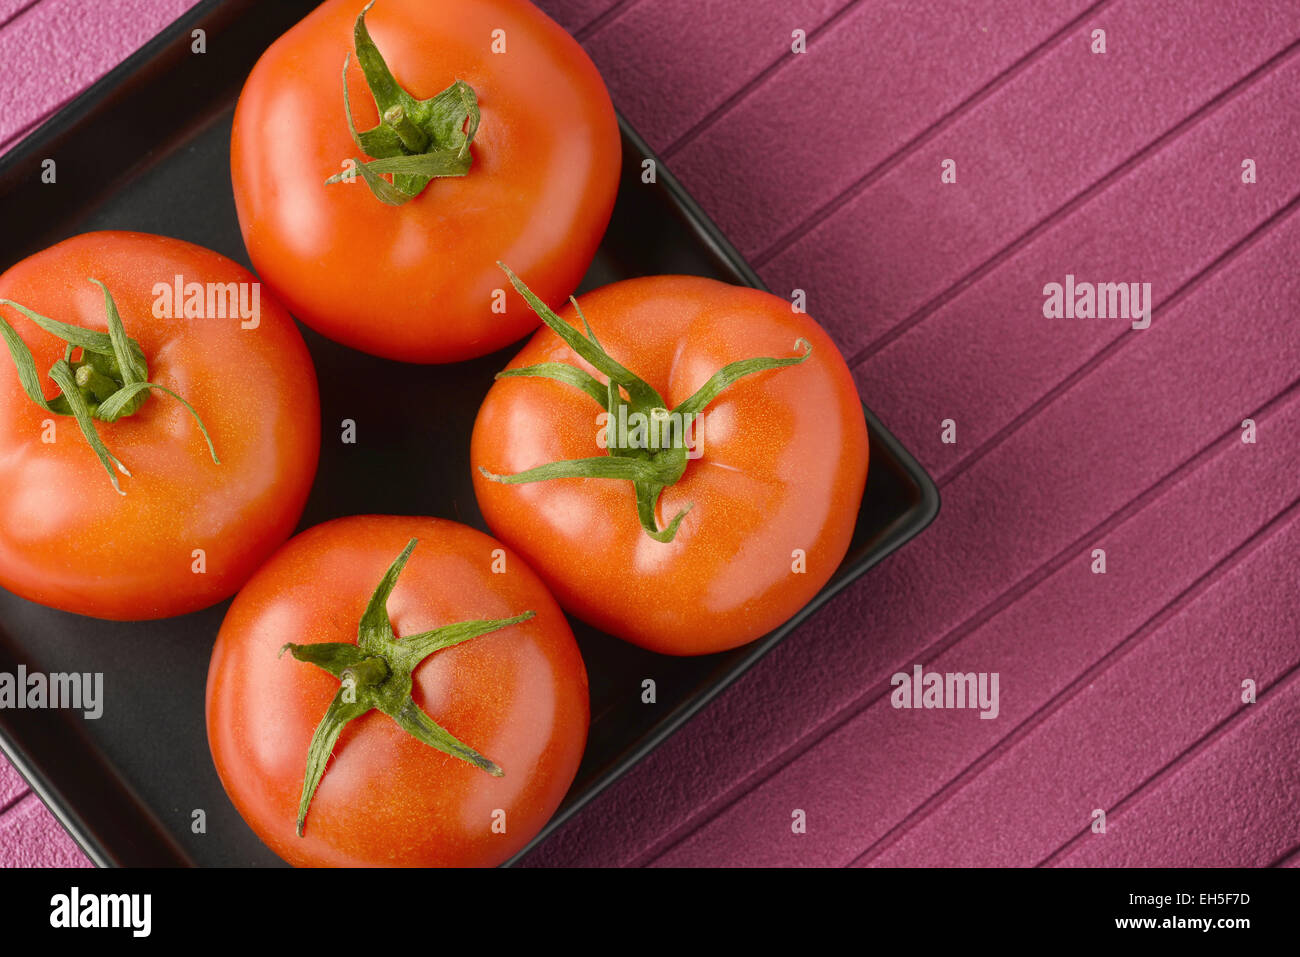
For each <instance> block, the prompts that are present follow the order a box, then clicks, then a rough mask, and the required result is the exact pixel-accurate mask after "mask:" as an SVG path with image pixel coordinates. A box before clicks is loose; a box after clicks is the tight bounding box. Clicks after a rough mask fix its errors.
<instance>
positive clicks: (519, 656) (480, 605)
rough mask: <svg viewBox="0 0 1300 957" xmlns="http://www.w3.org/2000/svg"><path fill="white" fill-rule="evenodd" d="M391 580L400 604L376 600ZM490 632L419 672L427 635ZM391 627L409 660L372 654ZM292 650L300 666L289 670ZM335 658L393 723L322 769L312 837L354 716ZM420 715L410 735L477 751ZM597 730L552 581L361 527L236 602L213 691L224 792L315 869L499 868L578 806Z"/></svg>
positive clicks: (286, 563)
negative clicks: (580, 776)
mask: <svg viewBox="0 0 1300 957" xmlns="http://www.w3.org/2000/svg"><path fill="white" fill-rule="evenodd" d="M412 546H413V550H410V549H412ZM404 547H405V548H407V549H408V551H407V552H405V553H404V552H403V548H404ZM399 554H402V555H407V556H409V560H408V561H407V562H406V563H405V564H404V565H403V562H402V560H401V559H399V560H398V561H397V562H394V559H398V557H399ZM386 569H387V570H388V571H389V574H388V578H387V581H388V584H389V586H390V587H391V586H392V583H393V582H394V581H395V582H396V586H395V587H392V591H391V596H386V595H385V594H384V593H383V589H377V586H378V585H379V584H380V582H381V579H384V578H385V570H386ZM394 571H395V572H396V574H395V575H394ZM372 596H374V597H373V598H372ZM368 605H369V606H370V609H371V610H370V613H369V614H367V608H368ZM529 613H531V617H527V616H528V614H529ZM363 615H364V616H366V622H365V623H363ZM524 617H526V620H522V621H521V620H519V619H520V618H524ZM483 620H489V621H488V622H487V623H486V626H484V627H485V628H486V629H487V630H483V631H482V632H481V633H479V634H478V635H477V636H476V637H472V638H470V639H469V640H465V641H463V642H462V643H460V644H456V645H455V646H454V647H446V648H443V649H442V650H434V651H432V652H429V651H428V648H427V647H424V646H421V647H419V648H418V650H416V651H415V652H413V653H412V654H411V655H410V657H409V659H406V660H403V659H402V654H403V653H404V650H405V649H407V648H410V647H415V646H416V644H417V642H419V641H428V640H429V639H427V637H426V638H420V637H417V636H421V635H423V634H424V633H425V632H427V631H430V630H432V629H440V628H444V627H446V626H449V625H453V624H455V623H459V622H466V621H478V622H482V621H483ZM389 621H391V629H392V633H393V634H395V636H396V638H397V640H396V643H395V644H385V643H384V642H382V641H381V642H378V643H376V644H373V645H369V646H368V645H367V644H366V643H365V641H363V640H359V635H361V634H368V633H369V632H367V627H369V626H371V625H374V624H375V623H376V622H377V623H378V624H379V627H380V628H383V627H385V626H386V624H387V622H389ZM286 642H290V643H293V645H292V650H293V654H294V657H290V656H289V655H287V654H286V655H284V656H283V657H279V654H280V652H281V648H282V646H284V645H285V643H286ZM327 643H328V644H327ZM438 643H439V642H437V641H434V642H433V645H434V646H436V645H437V644H438ZM367 648H368V649H369V650H366V649H367ZM377 648H378V649H379V650H378V651H377V650H376V649H377ZM384 649H387V650H384ZM326 653H328V654H326ZM335 655H342V656H343V658H342V659H340V660H342V661H343V662H344V663H346V664H349V666H350V667H352V669H353V670H352V672H351V674H352V678H351V680H352V682H353V685H352V688H353V691H352V694H353V697H354V698H355V699H356V700H357V701H358V702H360V708H364V706H365V705H366V704H367V703H368V701H367V699H366V695H367V694H368V693H371V691H372V692H373V694H374V695H376V696H377V697H376V700H380V699H383V697H384V696H385V695H386V696H387V699H386V700H387V701H388V705H387V707H388V711H387V712H385V711H384V710H383V707H382V701H381V704H380V705H376V706H375V707H376V710H370V711H368V712H366V713H362V714H360V715H359V716H355V717H351V719H350V720H347V721H346V724H345V725H344V726H343V728H342V733H341V736H339V737H338V739H337V743H334V744H333V746H332V747H331V746H330V745H331V742H329V741H328V740H326V741H324V742H322V743H321V745H320V746H319V747H318V748H317V749H315V753H316V754H317V756H318V757H319V759H320V761H321V765H320V767H323V776H320V777H319V785H318V787H317V788H316V790H315V792H314V794H312V795H310V796H309V800H308V801H307V802H306V813H305V817H304V816H302V815H301V811H302V809H303V807H304V798H305V797H308V795H306V794H305V792H306V791H307V790H308V789H307V788H305V787H304V779H305V778H306V777H307V771H308V765H309V761H308V753H309V750H311V749H312V748H311V746H312V742H313V735H314V734H315V733H316V730H317V727H318V725H320V724H321V722H322V718H323V717H324V716H325V715H326V713H327V711H328V710H330V709H332V708H333V709H336V710H337V709H344V708H346V707H347V705H346V703H345V702H343V701H341V700H339V699H340V697H341V696H342V694H343V691H342V690H341V689H343V688H344V687H345V686H344V685H343V684H342V683H341V677H340V675H341V670H340V668H339V667H338V661H335V660H333V659H332V658H331V657H330V656H335ZM425 655H427V657H425ZM367 656H368V657H367ZM376 657H378V658H382V659H383V661H382V662H379V661H375V660H374V659H375V658H376ZM354 658H355V659H357V661H360V663H356V662H354V660H353V659H354ZM295 659H298V660H295ZM361 659H364V660H361ZM311 662H317V663H318V664H313V663H311ZM321 662H323V663H324V664H319V663H321ZM417 662H418V663H417ZM326 665H330V666H331V669H332V670H329V673H327V668H326ZM412 665H414V671H413V673H411V671H410V669H411V667H412ZM368 669H369V670H368ZM408 674H409V675H410V677H409V678H407V677H405V675H408ZM372 684H373V689H372V688H371V686H372ZM367 689H371V691H368V690H367ZM407 695H409V696H410V699H412V700H413V704H408V705H406V707H407V711H406V712H405V714H406V718H402V719H401V720H402V721H406V720H407V719H408V718H410V716H411V715H412V714H414V713H415V712H414V710H413V709H414V708H416V707H418V708H419V709H422V710H423V712H424V715H425V716H427V719H428V721H429V722H436V725H437V726H440V730H443V731H444V732H445V733H446V734H450V735H451V736H453V737H454V740H455V741H456V742H457V744H459V745H460V746H461V750H460V751H458V752H456V754H451V753H444V752H443V751H441V750H436V749H435V748H436V747H438V746H437V745H435V746H433V747H431V746H430V745H429V744H428V743H426V742H425V740H421V739H417V737H415V736H413V735H412V734H411V733H409V731H408V730H405V728H406V727H407V725H405V724H403V725H401V726H399V720H398V718H397V717H394V715H397V716H401V715H402V714H403V713H404V712H403V711H402V709H401V707H400V704H401V702H403V701H405V700H406V696H407ZM332 702H334V703H333V704H332ZM360 708H358V710H360ZM347 716H348V715H347V714H346V713H345V714H344V715H343V717H345V718H346V717H347ZM588 717H589V715H588V701H587V673H586V670H585V668H584V667H583V663H582V657H581V655H580V654H579V652H578V646H577V643H576V642H575V641H574V638H573V633H572V632H571V631H570V630H569V625H568V622H567V621H566V620H565V618H564V614H563V613H562V612H561V611H560V609H559V606H558V605H556V603H555V600H554V599H553V598H551V596H550V594H549V593H548V592H547V591H546V588H545V587H544V586H543V585H542V583H541V581H540V580H539V579H538V578H537V576H536V575H535V574H533V572H532V571H531V570H529V568H528V567H527V566H526V565H525V564H524V563H523V561H522V560H521V559H520V558H519V557H518V556H516V555H514V554H513V553H510V552H507V551H506V550H505V549H503V548H502V547H501V546H500V545H499V544H498V543H497V542H495V541H494V540H492V539H491V538H489V537H488V536H487V535H484V534H483V533H482V532H478V531H475V530H474V529H472V528H468V527H466V526H464V525H458V524H456V523H455V522H448V521H443V520H440V519H435V518H410V517H395V516H377V515H368V516H359V517H353V518H343V519H337V520H335V521H332V522H327V523H325V524H324V525H318V526H316V527H315V528H312V529H309V530H308V531H306V532H303V533H302V534H300V535H298V536H297V537H295V538H294V539H293V540H292V541H290V542H289V543H288V544H287V545H285V546H284V548H283V549H281V550H280V551H279V552H278V553H277V554H276V555H275V556H274V557H273V558H272V559H271V560H270V561H269V562H268V563H267V564H266V565H265V566H263V568H262V569H261V570H260V571H259V572H258V573H257V574H256V575H255V576H254V577H253V579H252V581H250V582H249V583H248V585H246V586H245V587H244V589H243V590H242V591H241V592H240V593H239V596H238V597H237V598H236V599H235V601H234V604H233V605H232V606H231V608H230V613H229V614H228V615H227V616H226V620H225V623H224V624H223V625H222V627H221V633H220V635H219V636H218V637H217V643H216V646H215V647H214V649H213V652H212V664H211V667H210V669H209V671H208V693H207V719H208V742H209V744H210V745H211V748H212V756H213V759H214V760H215V762H216V766H217V773H218V774H219V775H220V776H221V781H222V783H223V784H224V785H225V788H226V791H227V793H229V795H230V798H231V800H232V801H233V802H234V804H235V807H236V808H238V810H239V813H240V814H242V815H243V817H244V820H245V821H247V822H248V824H249V826H250V827H252V828H253V830H254V831H256V832H257V835H258V836H259V837H260V838H261V839H262V840H263V841H265V842H266V844H267V845H268V846H269V847H270V848H271V849H272V850H273V851H275V852H276V853H277V854H279V855H280V856H281V857H283V858H284V859H285V860H286V861H289V862H290V863H292V864H295V865H300V866H303V865H318V866H331V865H337V866H365V865H369V866H379V865H400V866H451V865H468V866H488V865H494V864H499V863H500V862H502V861H504V860H506V859H507V858H509V857H510V856H511V855H513V854H514V853H515V852H516V851H518V850H519V849H520V848H522V847H523V846H524V845H525V844H526V843H527V842H528V841H529V840H531V839H532V837H533V836H534V835H535V834H536V833H537V832H538V831H539V830H540V829H541V828H542V826H543V825H544V824H545V823H546V821H547V819H548V818H550V816H551V815H552V814H553V813H554V811H555V809H556V807H557V806H558V805H559V803H560V800H561V798H563V797H564V794H565V791H566V790H567V789H568V787H569V784H570V783H571V782H572V780H573V776H574V774H575V773H576V771H577V768H578V762H579V761H580V760H581V758H582V751H583V746H584V744H585V742H586V737H587V724H588ZM426 727H427V724H426ZM442 740H444V741H446V740H447V739H445V738H444V739H442ZM453 750H455V748H454V746H453ZM331 751H332V752H333V757H332V759H329V760H328V764H324V761H325V760H326V759H328V758H329V755H330V752H331ZM320 767H318V768H317V771H319V770H320ZM493 769H499V770H501V771H503V772H504V773H503V774H502V775H501V776H499V777H498V776H494V770H493ZM300 818H301V820H302V823H303V827H302V835H301V836H299V834H298V833H297V827H296V826H297V822H298V821H299V820H300Z"/></svg>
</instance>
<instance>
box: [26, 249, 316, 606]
mask: <svg viewBox="0 0 1300 957" xmlns="http://www.w3.org/2000/svg"><path fill="white" fill-rule="evenodd" d="M177 275H180V276H183V277H184V280H185V282H198V283H203V284H206V283H232V282H233V283H255V282H256V281H257V280H256V277H255V276H253V275H252V274H251V273H249V272H248V271H247V270H246V269H244V268H243V267H241V266H239V265H237V264H236V263H234V262H232V261H230V260H229V259H226V258H225V257H224V256H221V255H220V254H218V253H215V252H212V251H211V250H207V249H203V248H202V247H199V246H195V245H192V244H190V243H186V242H181V241H180V240H175V239H168V238H166V237H162V236H152V235H148V234H145V233H127V232H99V233H87V234H84V235H81V236H76V237H73V238H72V239H68V240H65V241H64V242H61V243H59V244H57V245H55V246H52V247H50V248H49V249H46V250H44V251H42V252H39V253H37V254H35V255H33V256H31V257H29V258H27V259H25V260H23V261H22V262H20V263H18V264H16V265H15V266H13V267H11V268H10V269H9V270H8V271H7V272H5V273H4V274H3V275H2V276H0V298H5V299H11V300H14V301H16V302H19V303H21V304H22V305H24V306H27V307H28V308H30V309H33V310H35V311H36V312H38V313H40V314H42V315H45V316H48V317H50V318H53V319H57V320H59V321H62V322H66V323H69V324H72V325H77V326H83V327H85V328H88V329H94V330H99V331H105V330H106V329H107V319H106V315H105V310H104V294H103V292H102V290H100V289H99V287H97V286H95V285H94V284H92V283H91V282H89V281H88V277H94V278H96V279H99V280H101V281H103V282H104V283H105V284H106V285H107V286H108V288H109V290H110V291H111V292H112V295H113V298H114V300H115V302H116V304H117V308H118V311H119V313H120V314H121V316H122V321H123V323H124V325H125V330H126V334H127V335H128V336H130V337H132V338H134V339H136V340H138V341H139V343H140V345H141V347H142V349H143V351H144V354H145V356H146V358H147V360H148V364H149V376H150V379H151V380H152V381H154V382H157V383H159V384H161V385H164V386H167V387H168V388H170V389H172V390H174V391H175V392H177V393H178V394H179V395H181V396H183V397H184V398H185V399H186V400H187V401H189V402H190V403H191V404H192V405H193V406H194V407H195V409H196V410H197V411H198V413H199V415H200V416H201V417H202V419H203V421H204V423H205V425H206V426H207V428H208V431H209V432H210V434H211V436H212V441H213V443H214V445H215V447H216V450H217V454H218V456H219V457H220V459H221V464H220V465H218V464H215V463H214V462H213V461H212V459H211V457H210V455H209V452H208V448H207V445H206V444H205V442H204V440H203V436H202V434H201V432H200V430H199V428H198V426H197V425H196V424H195V422H194V420H193V418H192V417H191V416H190V414H189V412H187V411H186V410H185V408H184V407H183V406H182V405H181V404H180V403H179V402H177V401H176V400H175V399H173V398H171V397H169V396H165V395H162V394H158V393H155V394H153V395H151V396H150V398H149V400H148V401H147V402H146V403H145V404H144V406H143V407H142V408H141V409H140V411H138V412H136V413H135V414H134V415H131V416H129V417H127V418H123V419H119V420H118V421H117V422H113V423H104V422H96V423H95V424H96V427H97V429H98V432H99V435H100V437H101V438H102V439H103V440H104V443H105V444H106V445H107V446H108V448H109V449H110V450H111V451H112V452H113V453H114V454H116V455H117V456H118V458H120V459H121V461H122V462H123V463H124V464H125V465H126V467H127V468H129V469H130V470H131V473H132V475H131V477H127V476H119V479H120V481H121V484H122V488H123V490H124V491H125V493H126V494H125V495H119V494H118V493H117V492H115V491H114V489H113V486H112V484H111V482H110V480H109V477H108V475H107V474H106V473H105V471H104V469H103V467H102V466H101V464H100V462H99V460H98V459H97V458H96V457H95V454H94V452H93V451H92V450H91V448H90V446H89V445H88V444H87V443H86V441H85V439H84V438H83V437H82V435H81V433H80V431H79V430H78V428H77V423H76V421H75V420H74V419H73V418H71V417H70V416H52V415H51V414H50V413H48V412H46V411H45V410H44V409H41V408H40V407H38V406H37V405H36V404H35V403H33V402H32V401H31V400H30V399H29V398H28V397H27V396H26V394H25V393H24V392H23V391H22V388H21V386H20V384H19V381H18V375H17V371H16V370H15V368H14V365H13V362H12V361H10V359H9V355H8V353H7V352H4V353H0V488H3V489H4V490H5V495H4V499H3V504H2V505H0V585H3V587H4V588H6V589H7V590H9V591H11V592H13V593H15V594H17V595H20V596H22V597H23V598H27V599H29V600H31V601H34V602H38V603H40V604H43V605H48V606H51V607H54V608H59V609H62V610H64V611H70V612H75V613H77V614H82V615H90V616H93V617H97V618H106V619H113V620H127V621H138V620H145V619H153V618H166V617H170V616H172V615H179V614H183V613H186V612H191V611H196V610H198V609H200V608H204V607H207V606H208V605H211V604H214V603H215V602H218V601H221V600H222V599H224V598H228V597H229V596H230V595H232V594H234V593H235V591H236V590H238V588H239V587H240V586H241V585H242V584H243V583H244V582H245V581H246V580H247V579H248V577H249V576H250V575H252V573H253V572H254V571H255V570H256V569H257V567H258V566H259V565H260V564H261V563H262V562H263V561H264V560H265V559H266V558H267V556H269V555H270V554H271V553H272V552H273V551H274V550H275V549H276V548H277V547H279V546H280V544H281V543H283V542H284V540H285V539H286V538H288V537H289V535H290V533H291V532H292V531H293V528H294V526H295V525H296V524H297V522H298V519H299V517H300V516H301V514H302V509H303V506H304V505H305V503H306V500H307V495H308V492H309V491H310V488H311V484H312V480H313V478H314V477H315V474H316V464H317V460H318V457H319V454H320V401H319V397H318V395H317V391H316V373H315V370H314V368H313V366H312V362H311V356H310V355H309V353H308V352H307V347H306V345H305V344H304V343H303V340H302V336H301V335H300V334H299V332H298V329H297V326H296V325H295V324H294V322H293V320H292V318H290V316H289V314H288V313H287V312H285V311H284V309H283V308H282V307H281V306H279V305H278V304H277V303H276V302H275V301H274V300H273V299H272V298H271V297H270V296H268V295H265V294H264V293H265V291H264V290H263V291H262V293H263V294H261V295H260V301H259V321H258V325H257V327H256V328H249V329H244V328H241V319H240V318H239V317H238V316H236V317H234V318H227V319H219V318H205V319H184V318H176V319H168V318H161V319H160V318H156V317H155V316H154V315H153V306H154V302H155V295H154V292H153V289H154V286H155V284H156V283H165V284H168V285H171V284H172V283H173V281H174V277H175V276H177ZM250 288H251V287H250ZM0 309H2V310H3V314H4V317H5V319H6V320H7V321H8V322H9V324H10V325H11V326H13V328H14V329H15V330H16V331H17V332H18V334H19V335H20V336H21V337H22V338H23V340H24V341H25V342H26V343H27V345H28V347H29V348H30V349H31V351H32V353H33V356H34V358H35V361H36V368H37V371H38V373H39V374H40V376H41V378H42V385H43V387H44V389H45V395H46V397H47V398H48V397H51V396H53V395H54V394H55V392H56V388H57V387H56V386H55V385H54V384H53V383H52V382H51V381H50V380H49V379H48V378H47V377H46V372H47V370H48V369H49V368H50V366H51V365H52V364H53V363H54V362H55V360H56V359H58V358H60V357H62V355H63V348H64V343H63V342H62V341H61V340H59V339H57V338H56V337H54V336H52V335H50V334H48V333H46V332H44V331H43V330H41V329H39V328H38V327H37V326H36V325H35V324H34V323H32V322H31V321H30V320H29V319H27V318H26V317H25V316H23V315H21V314H20V313H18V312H17V311H16V310H14V309H12V308H10V307H0ZM49 421H52V422H53V423H54V431H53V433H52V434H53V436H54V439H55V440H54V441H53V442H48V443H47V442H45V441H42V436H43V435H44V434H48V433H47V429H48V426H47V425H46V424H45V423H47V422H49ZM196 549H202V550H203V557H202V562H203V567H204V571H203V572H202V573H196V572H195V570H194V568H195V563H196V561H197V560H198V559H197V558H196V556H195V555H194V551H195V550H196Z"/></svg>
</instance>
